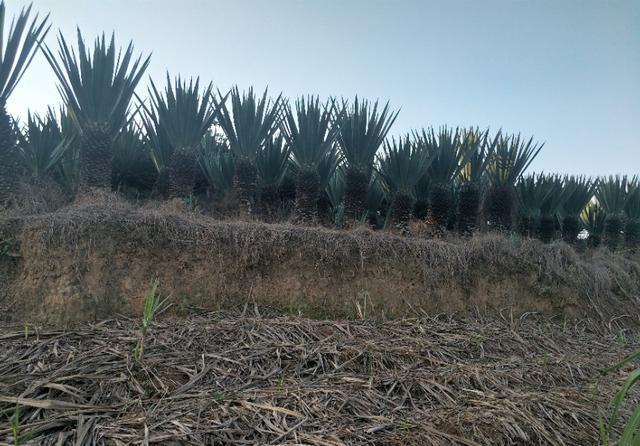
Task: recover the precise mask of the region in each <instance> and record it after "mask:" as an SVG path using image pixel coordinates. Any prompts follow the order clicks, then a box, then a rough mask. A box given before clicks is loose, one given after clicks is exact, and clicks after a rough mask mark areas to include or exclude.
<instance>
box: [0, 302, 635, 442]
mask: <svg viewBox="0 0 640 446" xmlns="http://www.w3.org/2000/svg"><path fill="white" fill-rule="evenodd" d="M138 339H139V335H138V323H137V322H136V321H132V320H124V319H121V320H110V321H105V322H102V323H99V324H94V325H85V326H82V327H79V328H77V329H74V330H71V331H57V330H53V331H52V330H35V329H34V328H32V327H31V328H29V329H28V330H26V329H25V328H24V327H16V328H14V329H10V328H4V329H0V341H1V342H2V349H0V418H2V419H5V420H9V418H10V417H11V416H12V415H13V414H14V413H15V411H16V403H17V405H18V407H19V409H20V417H19V419H20V426H19V439H20V441H25V442H26V441H29V442H30V443H29V444H44V445H49V444H51V445H53V444H57V445H64V444H74V445H106V444H109V445H111V444H115V445H125V444H126V445H129V444H176V445H177V444H197V445H200V444H210V445H246V444H261V445H262V444H280V445H284V444H306V445H365V444H367V445H412V444H414V445H525V444H526V445H579V446H584V445H595V444H597V419H598V408H601V409H603V410H605V411H606V410H607V409H608V402H609V400H610V398H611V397H612V395H613V393H614V391H615V390H616V388H617V387H618V386H619V384H620V383H621V381H622V379H623V373H614V374H613V375H610V376H607V377H603V376H602V375H601V371H602V370H603V369H605V368H607V367H608V366H609V365H611V364H613V363H615V362H617V361H618V360H619V359H621V358H622V357H624V356H625V355H626V354H627V353H629V352H630V351H632V350H634V349H636V348H637V347H638V337H637V334H636V335H634V334H633V332H624V331H622V332H618V333H610V334H607V335H598V334H594V333H591V332H589V331H586V330H585V329H584V328H583V327H580V326H566V325H565V326H558V325H554V324H549V323H547V324H541V323H531V322H529V321H528V320H527V319H523V320H515V321H493V322H486V321H485V322H483V321H478V320H473V319H467V320H455V319H447V318H444V317H440V318H435V319H426V318H423V319H419V320H411V321H410V320H405V321H388V322H384V323H376V322H372V321H366V322H357V321H351V322H347V321H331V322H330V321H313V320H309V319H303V318H291V319H287V318H275V319H273V318H271V319H270V318H262V317H256V316H255V315H254V314H253V311H250V312H248V313H247V314H246V315H244V316H241V317H232V316H228V315H227V316H222V315H218V314H204V315H201V316H191V317H189V318H186V319H168V320H161V321H159V322H157V323H156V324H155V325H153V326H152V328H151V330H150V332H149V333H148V335H147V338H146V343H145V348H144V355H143V356H142V359H140V360H139V361H138V360H136V359H134V355H133V351H134V348H135V345H136V343H137V341H138ZM630 366H633V364H632V365H630ZM628 371H629V369H628V368H627V369H625V370H624V371H623V372H628ZM637 400H638V398H637V394H636V395H633V397H632V398H631V400H630V401H629V404H632V403H633V402H634V401H635V402H636V403H637ZM629 404H627V405H625V413H624V415H625V416H626V415H627V413H628V408H629V407H630V406H629ZM3 441H4V442H6V443H7V444H13V442H14V438H13V434H12V429H11V427H10V425H9V423H2V424H0V442H3Z"/></svg>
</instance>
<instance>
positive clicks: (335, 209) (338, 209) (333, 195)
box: [325, 166, 345, 227]
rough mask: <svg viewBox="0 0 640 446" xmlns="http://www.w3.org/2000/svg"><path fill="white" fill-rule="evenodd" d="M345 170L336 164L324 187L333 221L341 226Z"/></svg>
mask: <svg viewBox="0 0 640 446" xmlns="http://www.w3.org/2000/svg"><path fill="white" fill-rule="evenodd" d="M344 178H345V172H344V167H343V166H338V167H337V168H336V170H335V172H334V173H333V176H332V177H331V178H330V179H329V182H328V183H327V187H326V189H325V191H326V194H327V197H328V198H329V201H330V203H331V214H332V217H333V222H334V223H335V224H336V226H338V227H340V226H342V218H343V213H344V189H345V180H344Z"/></svg>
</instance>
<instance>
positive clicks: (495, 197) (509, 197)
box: [484, 185, 516, 231]
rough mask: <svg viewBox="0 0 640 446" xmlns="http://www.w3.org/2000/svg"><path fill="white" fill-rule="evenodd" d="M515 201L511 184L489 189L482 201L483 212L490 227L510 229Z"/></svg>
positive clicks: (500, 229)
mask: <svg viewBox="0 0 640 446" xmlns="http://www.w3.org/2000/svg"><path fill="white" fill-rule="evenodd" d="M515 202H516V199H515V193H514V191H513V188H512V187H511V186H507V185H503V186H495V187H492V188H491V189H490V190H489V192H488V193H487V197H486V198H485V202H484V212H485V218H486V219H487V221H488V222H489V224H490V225H491V227H492V228H494V229H497V230H499V231H510V230H511V228H512V226H513V211H514V206H515Z"/></svg>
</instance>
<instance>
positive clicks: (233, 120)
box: [212, 87, 282, 213]
mask: <svg viewBox="0 0 640 446" xmlns="http://www.w3.org/2000/svg"><path fill="white" fill-rule="evenodd" d="M225 97H226V96H224V97H223V96H222V94H221V93H220V92H218V97H217V98H216V97H215V96H212V99H213V102H214V105H215V106H216V108H217V109H218V110H219V112H220V115H219V125H220V127H221V128H222V130H223V131H224V133H225V135H226V137H227V139H228V141H229V146H230V147H231V151H232V152H233V154H234V156H235V159H236V166H235V173H234V178H233V187H234V189H235V191H236V193H237V194H238V198H239V199H240V205H241V208H242V210H243V211H244V212H247V213H251V202H252V201H253V197H254V195H255V192H256V187H257V181H258V173H257V168H256V156H257V154H258V151H259V150H260V149H262V148H263V147H264V146H265V144H266V143H267V142H268V141H269V140H270V138H271V137H272V136H273V135H274V133H275V132H276V131H277V130H278V127H279V125H280V109H281V106H282V95H279V96H278V97H277V98H276V99H275V100H273V101H271V100H269V99H268V98H267V90H266V89H265V91H264V94H263V95H262V97H261V98H256V95H255V93H254V92H253V88H250V89H249V91H248V92H246V93H243V94H241V93H240V91H239V90H238V88H237V87H234V88H233V89H232V90H231V110H229V108H228V107H227V105H226V101H225V100H224V98H225Z"/></svg>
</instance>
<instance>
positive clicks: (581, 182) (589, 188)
mask: <svg viewBox="0 0 640 446" xmlns="http://www.w3.org/2000/svg"><path fill="white" fill-rule="evenodd" d="M564 184H565V186H566V187H568V188H571V189H572V192H571V193H570V194H568V195H566V200H565V201H564V203H563V204H562V211H561V214H562V238H563V240H564V241H565V242H567V243H569V244H575V243H576V241H577V240H578V234H579V233H580V231H581V230H582V227H581V224H580V215H581V214H582V211H583V210H584V209H585V207H586V206H587V205H588V204H589V202H591V199H592V198H593V196H594V194H595V191H596V189H597V187H598V180H594V179H592V178H589V177H585V176H567V177H565V178H564Z"/></svg>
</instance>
